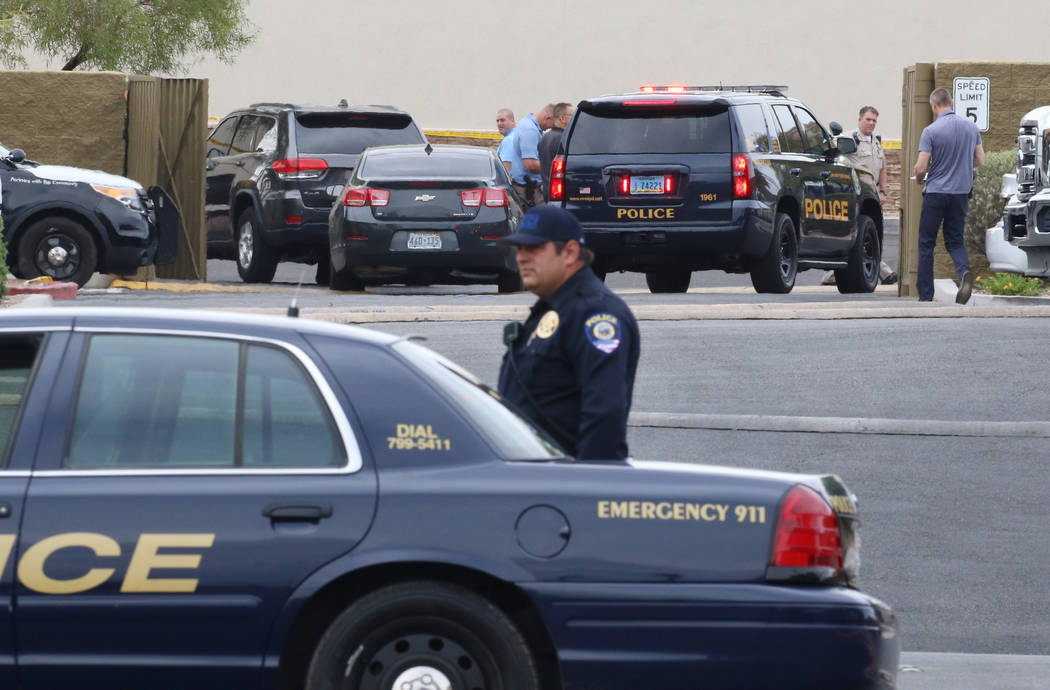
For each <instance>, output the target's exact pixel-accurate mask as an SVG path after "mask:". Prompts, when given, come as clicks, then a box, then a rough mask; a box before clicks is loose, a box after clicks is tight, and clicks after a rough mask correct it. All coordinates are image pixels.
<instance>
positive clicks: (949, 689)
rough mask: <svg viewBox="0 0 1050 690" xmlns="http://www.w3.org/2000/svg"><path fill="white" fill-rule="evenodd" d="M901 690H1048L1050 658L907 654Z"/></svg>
mask: <svg viewBox="0 0 1050 690" xmlns="http://www.w3.org/2000/svg"><path fill="white" fill-rule="evenodd" d="M900 668H901V670H900V672H899V673H898V675H897V687H898V688H900V690H992V688H994V689H995V690H1045V689H1046V687H1047V678H1050V656H1025V655H1019V654H951V653H933V652H904V653H902V654H901V666H900Z"/></svg>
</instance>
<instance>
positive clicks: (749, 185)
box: [733, 154, 755, 199]
mask: <svg viewBox="0 0 1050 690" xmlns="http://www.w3.org/2000/svg"><path fill="white" fill-rule="evenodd" d="M754 179H755V170H754V168H752V167H751V159H750V158H749V157H748V156H745V155H742V154H740V155H736V156H733V198H734V199H750V198H751V191H752V189H753V188H754V186H755V185H754Z"/></svg>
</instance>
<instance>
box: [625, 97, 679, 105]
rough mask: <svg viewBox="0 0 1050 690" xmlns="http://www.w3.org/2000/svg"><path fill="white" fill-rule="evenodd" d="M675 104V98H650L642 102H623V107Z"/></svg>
mask: <svg viewBox="0 0 1050 690" xmlns="http://www.w3.org/2000/svg"><path fill="white" fill-rule="evenodd" d="M676 102H677V99H675V98H652V99H647V100H642V101H624V102H623V104H624V105H674V104H675V103H676Z"/></svg>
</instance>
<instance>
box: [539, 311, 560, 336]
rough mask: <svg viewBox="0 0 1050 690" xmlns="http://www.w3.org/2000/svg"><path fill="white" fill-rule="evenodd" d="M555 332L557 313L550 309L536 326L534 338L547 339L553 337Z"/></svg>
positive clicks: (556, 328)
mask: <svg viewBox="0 0 1050 690" xmlns="http://www.w3.org/2000/svg"><path fill="white" fill-rule="evenodd" d="M556 330H558V312H556V311H554V310H553V309H551V310H550V311H549V312H547V313H546V314H544V315H543V318H542V319H540V322H539V324H538V325H537V326H536V337H537V338H549V337H551V336H552V335H554V331H556Z"/></svg>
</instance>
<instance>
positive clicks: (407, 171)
mask: <svg viewBox="0 0 1050 690" xmlns="http://www.w3.org/2000/svg"><path fill="white" fill-rule="evenodd" d="M492 170H493V168H492V162H491V158H490V157H489V156H487V155H483V156H479V155H470V154H464V153H459V152H454V151H444V152H442V151H441V150H440V149H435V150H434V151H433V153H431V154H430V155H429V156H428V155H427V154H426V153H425V152H424V151H423V150H422V149H416V150H411V151H402V152H398V153H392V152H384V153H382V154H380V155H372V154H369V155H368V157H367V158H366V159H365V161H364V163H362V164H361V169H360V170H359V171H358V174H359V175H360V176H361V177H365V178H368V177H406V178H412V179H426V178H433V177H467V178H478V177H483V178H486V179H487V178H490V177H492Z"/></svg>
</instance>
